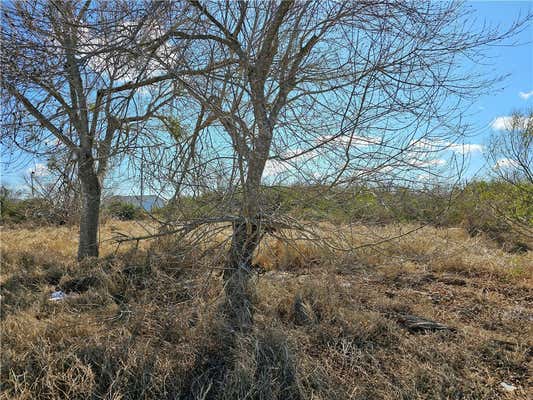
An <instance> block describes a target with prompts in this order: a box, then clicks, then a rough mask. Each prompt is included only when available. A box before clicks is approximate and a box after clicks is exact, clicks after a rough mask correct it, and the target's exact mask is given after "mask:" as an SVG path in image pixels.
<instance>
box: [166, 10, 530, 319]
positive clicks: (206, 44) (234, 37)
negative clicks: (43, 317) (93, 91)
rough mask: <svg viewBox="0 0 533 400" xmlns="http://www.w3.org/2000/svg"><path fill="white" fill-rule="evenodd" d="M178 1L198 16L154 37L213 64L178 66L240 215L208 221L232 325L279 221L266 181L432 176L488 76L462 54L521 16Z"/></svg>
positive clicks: (496, 37)
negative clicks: (501, 19)
mask: <svg viewBox="0 0 533 400" xmlns="http://www.w3.org/2000/svg"><path fill="white" fill-rule="evenodd" d="M186 3H188V6H189V7H186V9H187V15H188V18H189V19H190V20H191V21H194V22H195V23H194V24H191V25H189V26H188V29H182V28H181V27H174V26H170V28H169V29H168V30H167V31H166V32H165V34H164V35H162V36H161V38H162V39H161V41H160V43H164V44H165V49H166V50H167V51H169V52H172V48H173V43H174V41H177V40H182V39H187V40H191V41H193V42H194V46H191V47H190V48H189V50H190V52H189V53H188V56H189V57H190V59H192V60H195V62H199V63H201V64H205V65H214V64H216V65H218V66H219V68H217V69H213V70H212V71H210V72H206V73H204V74H202V75H201V76H194V77H190V76H187V77H184V76H179V75H177V74H174V75H173V78H174V81H175V82H177V83H178V84H179V85H180V87H183V88H185V89H186V90H187V93H188V94H189V96H190V97H191V98H192V99H194V101H195V102H196V103H197V104H198V107H197V108H196V110H197V111H196V112H194V113H193V114H194V115H198V114H199V113H200V112H199V110H200V109H201V110H202V113H204V114H205V115H206V116H209V117H210V118H213V117H214V118H216V122H213V123H212V124H211V125H210V126H209V128H208V129H204V130H202V131H201V132H200V135H199V136H200V139H199V140H200V141H202V143H203V147H202V149H203V152H204V157H203V159H205V160H212V163H213V165H214V163H215V160H216V162H217V163H219V164H218V165H219V166H218V167H217V168H218V169H219V170H220V171H223V175H224V177H225V180H226V183H225V187H226V188H227V192H228V193H231V194H232V195H231V196H225V197H224V201H230V202H234V203H235V202H236V204H237V209H236V210H235V212H236V215H226V216H224V215H221V216H220V217H219V218H217V219H215V221H218V222H220V221H226V222H231V223H232V224H233V235H232V239H231V249H230V252H229V255H228V258H227V265H226V269H225V272H224V279H225V284H226V292H227V296H226V297H227V301H228V305H229V307H228V313H229V319H230V321H231V323H232V324H233V326H234V327H235V328H237V329H241V328H243V327H247V326H250V324H251V321H252V308H251V303H250V301H251V300H250V291H251V287H250V283H249V282H250V279H249V278H250V269H251V262H252V261H251V260H252V257H253V254H254V251H255V249H256V247H257V246H258V244H259V241H260V239H261V237H262V236H263V235H264V234H265V233H266V232H271V231H273V230H275V229H276V221H274V220H273V214H272V207H269V206H267V204H265V200H266V198H267V196H266V195H265V190H264V189H265V186H264V185H265V184H267V183H268V184H270V185H272V184H275V183H276V182H277V183H289V182H295V181H298V180H301V179H305V180H306V181H307V182H312V183H320V184H321V185H324V186H327V187H331V186H334V185H335V186H340V187H346V186H347V185H350V184H352V183H367V184H376V183H378V182H380V180H382V179H384V178H383V177H384V176H385V177H386V180H387V181H403V182H409V183H410V184H414V185H416V184H418V183H419V182H420V180H421V179H425V176H430V177H431V176H438V172H435V168H436V167H438V166H441V165H442V164H443V163H444V162H445V161H444V160H441V159H439V158H437V155H438V154H441V153H442V152H443V151H452V152H453V151H454V150H457V142H458V140H460V139H461V137H462V136H463V134H464V133H465V129H466V127H465V126H464V125H463V124H462V119H461V117H462V113H463V111H462V110H463V108H462V107H463V106H464V105H465V103H468V101H469V100H471V99H472V98H474V97H475V96H476V95H478V94H479V93H481V92H482V91H483V90H484V89H486V88H488V87H489V86H490V84H491V83H493V80H492V79H484V78H482V77H480V76H479V75H469V74H467V73H466V72H465V69H464V68H463V69H461V68H460V66H461V63H462V62H464V61H465V60H467V61H468V62H477V61H480V60H482V59H483V52H482V48H483V46H484V45H487V44H491V43H495V42H497V41H500V40H503V39H506V38H508V37H510V36H511V35H512V34H513V33H514V32H516V31H518V30H519V29H521V28H522V27H523V21H522V22H517V23H516V24H515V25H513V26H512V27H510V29H509V30H508V31H507V32H505V33H499V32H498V31H497V30H491V29H486V30H484V31H480V32H471V30H470V27H471V22H472V19H471V18H470V14H469V12H468V10H467V9H466V8H465V7H464V6H463V5H462V4H457V3H451V4H448V3H441V2H433V3H424V4H422V3H418V2H395V1H380V2H376V1H359V2H352V1H320V2H318V1H317V2H295V1H283V2H274V1H268V2H264V1H252V2H244V1H239V2H224V3H223V2H218V1H205V2H199V1H195V0H190V1H188V2H186ZM155 60H156V62H158V63H159V65H160V68H161V69H165V70H167V71H172V69H173V68H174V66H173V63H172V60H171V61H170V62H169V61H168V60H167V59H162V58H161V57H155ZM221 60H224V61H225V62H224V64H221ZM190 107H194V105H192V106H190ZM457 153H461V152H460V151H457ZM221 160H223V161H222V162H221ZM274 208H275V207H274ZM220 209H222V210H227V209H228V207H220Z"/></svg>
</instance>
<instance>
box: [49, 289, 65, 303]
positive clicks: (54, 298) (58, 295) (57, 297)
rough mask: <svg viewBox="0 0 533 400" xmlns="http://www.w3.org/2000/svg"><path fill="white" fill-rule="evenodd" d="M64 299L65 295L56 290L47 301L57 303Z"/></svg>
mask: <svg viewBox="0 0 533 400" xmlns="http://www.w3.org/2000/svg"><path fill="white" fill-rule="evenodd" d="M65 297H67V294H66V293H65V292H63V291H62V290H58V291H56V292H53V293H52V294H51V295H50V298H49V299H48V300H50V301H58V300H63V299H64V298H65Z"/></svg>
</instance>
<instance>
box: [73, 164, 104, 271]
mask: <svg viewBox="0 0 533 400" xmlns="http://www.w3.org/2000/svg"><path fill="white" fill-rule="evenodd" d="M82 157H83V159H81V160H80V161H79V167H78V171H79V172H78V175H79V179H80V183H81V200H82V204H81V213H80V242H79V245H78V260H79V261H81V260H83V259H84V258H87V257H98V226H99V213H100V199H101V187H100V181H99V179H98V176H97V174H96V172H95V170H94V159H93V158H92V156H91V155H90V154H88V155H87V154H86V155H84V156H82Z"/></svg>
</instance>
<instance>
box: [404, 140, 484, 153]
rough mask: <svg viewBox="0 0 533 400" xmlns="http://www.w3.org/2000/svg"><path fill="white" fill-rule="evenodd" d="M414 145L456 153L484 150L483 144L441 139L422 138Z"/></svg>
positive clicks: (425, 148)
mask: <svg viewBox="0 0 533 400" xmlns="http://www.w3.org/2000/svg"><path fill="white" fill-rule="evenodd" d="M411 145H412V146H413V147H416V148H419V149H424V150H427V151H444V150H449V151H453V152H454V153H459V154H467V153H475V152H483V146H482V145H480V144H475V143H452V142H447V141H445V140H439V139H434V140H431V139H426V138H422V139H419V140H417V141H415V142H412V144H411Z"/></svg>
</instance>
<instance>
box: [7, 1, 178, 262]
mask: <svg viewBox="0 0 533 400" xmlns="http://www.w3.org/2000/svg"><path fill="white" fill-rule="evenodd" d="M152 7H157V4H155V5H151V4H148V5H147V8H144V7H143V5H142V4H141V3H138V4H136V5H135V7H132V6H131V5H130V4H128V3H123V2H99V1H91V0H88V1H84V2H77V1H41V0H31V1H25V2H11V3H2V13H3V18H2V31H1V45H2V56H1V68H2V79H1V88H2V105H3V107H2V137H1V139H2V142H3V143H4V144H7V145H10V146H17V147H19V148H20V149H21V150H23V151H29V152H32V153H34V154H36V155H37V156H41V157H43V156H44V157H46V156H50V155H56V154H57V153H58V152H60V151H62V152H66V153H67V155H68V157H67V158H70V159H72V160H74V161H75V162H76V164H77V176H78V178H79V181H80V184H81V194H82V196H81V199H82V207H81V218H80V241H79V248H78V258H79V259H83V258H85V257H94V256H98V221H99V209H100V197H101V190H102V184H103V180H104V177H105V175H106V173H107V171H108V169H109V163H110V160H111V159H112V157H113V156H114V155H116V154H119V153H121V152H122V151H124V149H125V148H128V147H129V146H130V144H131V143H133V142H134V141H135V139H136V137H135V135H134V134H133V133H132V132H134V130H133V129H132V127H133V126H134V125H135V124H136V123H138V122H140V121H144V120H146V119H147V118H149V117H151V116H152V115H154V114H155V113H156V112H157V111H158V110H159V109H160V108H161V107H163V106H164V105H165V104H166V103H167V102H168V100H169V99H170V98H171V96H172V93H171V92H169V91H168V90H165V89H166V88H165V89H164V88H163V86H159V87H158V88H157V89H156V90H153V91H150V92H149V91H145V92H142V93H141V94H139V91H138V89H139V88H140V87H141V86H145V85H147V84H148V83H154V82H161V81H163V80H164V79H165V78H164V77H162V78H161V77H159V78H158V77H156V78H154V77H153V76H154V74H155V72H154V71H153V70H152V69H151V68H150V62H149V60H148V59H147V58H146V57H142V56H141V54H142V52H141V51H139V48H140V47H138V46H137V45H138V44H139V42H142V41H143V40H144V39H146V36H143V33H145V32H146V30H143V29H142V28H143V26H144V24H148V22H147V21H148V17H147V15H149V14H150V11H151V8H152ZM136 46H137V47H136ZM147 80H148V81H147Z"/></svg>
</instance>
